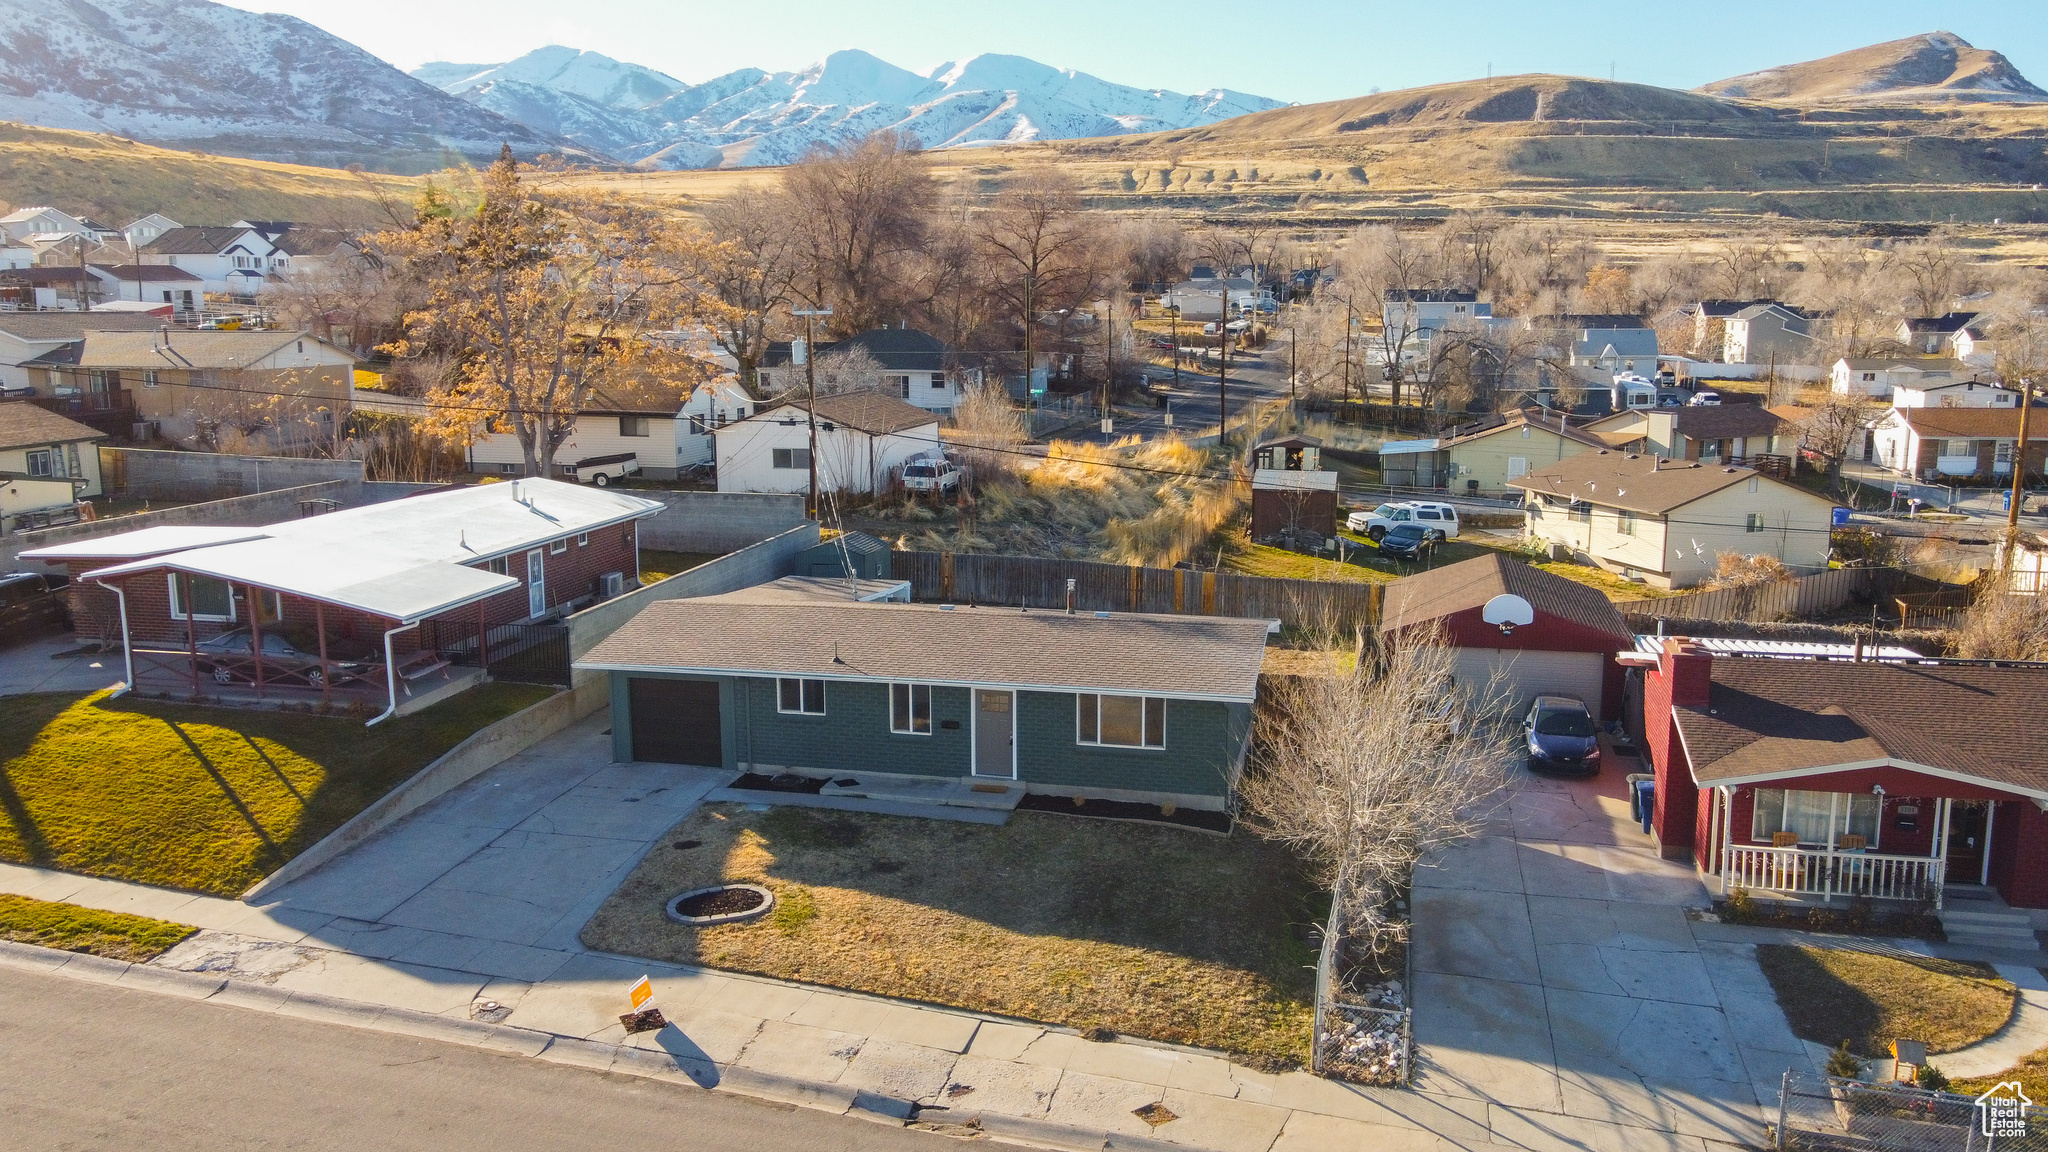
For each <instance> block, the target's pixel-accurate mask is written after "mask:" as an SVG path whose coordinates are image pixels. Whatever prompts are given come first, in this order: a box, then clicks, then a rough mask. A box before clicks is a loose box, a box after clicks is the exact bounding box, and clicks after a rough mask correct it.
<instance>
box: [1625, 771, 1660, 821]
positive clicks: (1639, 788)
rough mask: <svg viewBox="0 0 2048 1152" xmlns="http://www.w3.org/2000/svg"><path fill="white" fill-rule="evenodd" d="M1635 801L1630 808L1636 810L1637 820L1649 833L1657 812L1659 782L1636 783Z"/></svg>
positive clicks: (1645, 781)
mask: <svg viewBox="0 0 2048 1152" xmlns="http://www.w3.org/2000/svg"><path fill="white" fill-rule="evenodd" d="M1633 799H1634V803H1633V804H1631V805H1630V807H1631V808H1633V809H1634V813H1635V818H1636V820H1637V821H1638V822H1639V823H1641V824H1642V826H1643V831H1644V832H1646V833H1647V832H1648V831H1649V830H1650V819H1651V817H1652V816H1654V815H1655V814H1656V811H1657V782H1656V781H1655V780H1638V781H1636V788H1635V795H1634V797H1633Z"/></svg>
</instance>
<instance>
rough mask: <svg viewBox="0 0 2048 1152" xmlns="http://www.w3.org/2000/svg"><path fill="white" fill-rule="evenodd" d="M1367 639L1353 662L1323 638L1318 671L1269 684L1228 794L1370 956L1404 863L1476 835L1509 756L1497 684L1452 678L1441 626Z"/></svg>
mask: <svg viewBox="0 0 2048 1152" xmlns="http://www.w3.org/2000/svg"><path fill="white" fill-rule="evenodd" d="M1367 647H1368V651H1367V652H1366V654H1365V658H1364V659H1361V660H1359V661H1358V662H1357V663H1356V664H1351V663H1350V661H1349V656H1350V654H1349V653H1346V652H1343V651H1341V650H1338V649H1335V648H1332V649H1330V650H1329V651H1327V652H1325V653H1324V654H1323V659H1322V660H1321V661H1320V663H1322V664H1323V667H1322V668H1321V669H1320V674H1312V675H1305V676H1299V677H1295V678H1292V679H1288V680H1282V681H1280V682H1279V683H1278V684H1277V685H1276V686H1275V689H1274V690H1273V692H1272V693H1271V695H1270V696H1268V697H1267V699H1265V700H1264V701H1262V702H1261V706H1260V710H1259V713H1258V717H1257V721H1256V731H1257V741H1256V742H1257V746H1258V747H1259V749H1260V763H1259V766H1258V768H1257V770H1256V771H1253V772H1251V773H1249V774H1247V776H1246V777H1245V780H1244V782H1243V784H1242V786H1241V789H1240V792H1241V795H1242V796H1243V799H1244V804H1245V809H1246V812H1247V816H1248V820H1249V822H1250V824H1251V826H1252V827H1253V828H1255V829H1256V830H1257V831H1258V832H1259V833H1260V834H1261V835H1264V836H1268V837H1271V838H1272V839H1275V840H1278V841H1281V842H1283V843H1285V844H1287V845H1289V846H1290V847H1291V848H1293V849H1294V850H1295V851H1296V852H1297V853H1299V854H1300V855H1301V857H1302V858H1303V859H1304V860H1306V861H1307V863H1308V865H1309V867H1310V869H1311V871H1312V872H1313V874H1314V876H1315V878H1316V880H1317V882H1318V883H1320V884H1321V885H1323V886H1324V887H1326V888H1328V889H1329V890H1330V891H1331V892H1332V893H1333V894H1334V896H1335V899H1336V901H1337V907H1338V911H1339V913H1340V916H1341V918H1342V921H1343V924H1344V926H1345V928H1346V929H1347V935H1348V936H1349V937H1350V938H1351V939H1352V940H1353V941H1355V942H1356V943H1357V944H1359V945H1361V946H1362V947H1363V948H1364V949H1365V950H1367V951H1368V952H1371V953H1375V954H1377V953H1381V952H1384V951H1385V950H1386V949H1387V948H1389V947H1391V946H1393V945H1394V944H1396V943H1398V942H1399V941H1400V940H1401V939H1402V938H1403V937H1404V934H1405V928H1404V926H1403V925H1402V924H1401V922H1400V921H1399V920H1398V919H1397V918H1396V917H1395V915H1394V902H1395V901H1396V900H1397V899H1400V898H1402V897H1404V896H1405V895H1406V894H1407V891H1408V889H1409V887H1410V885H1411V883H1412V882H1413V879H1414V873H1415V868H1416V866H1417V864H1419V863H1420V862H1421V861H1422V860H1423V859H1424V858H1425V857H1427V856H1428V855H1430V854H1431V853H1433V852H1436V851H1438V850H1439V849H1442V848H1444V847H1446V846H1448V845H1450V844H1452V843H1455V842H1457V841H1458V840H1461V839H1465V838H1467V837H1469V836H1473V835H1476V834H1477V833H1478V831H1479V829H1480V827H1481V822H1482V820H1483V819H1484V817H1485V815H1486V811H1487V801H1489V800H1490V799H1492V798H1493V797H1495V796H1496V795H1497V794H1498V793H1499V792H1500V791H1501V790H1502V789H1503V788H1505V787H1506V785H1507V783H1508V780H1509V776H1510V767H1511V765H1512V763H1513V760H1512V755H1511V749H1512V742H1511V740H1510V736H1509V733H1508V732H1507V731H1506V730H1505V729H1504V728H1503V727H1501V726H1498V725H1496V724H1495V723H1493V722H1492V717H1494V716H1496V715H1497V714H1498V713H1500V712H1502V711H1505V705H1504V702H1503V700H1502V699H1501V697H1500V693H1499V692H1498V691H1497V686H1496V685H1493V684H1486V685H1460V684H1458V683H1457V679H1456V675H1455V670H1454V669H1455V658H1454V651H1453V649H1452V648H1451V647H1450V646H1449V644H1448V642H1447V641H1446V639H1445V638H1444V637H1443V636H1442V635H1441V634H1439V633H1437V632H1435V631H1432V630H1429V629H1421V628H1416V629H1409V630H1406V631H1404V632H1400V633H1397V634H1394V635H1393V636H1391V637H1389V638H1387V639H1386V640H1385V641H1384V642H1383V643H1376V644H1372V645H1368V646H1367ZM1474 717H1485V718H1487V719H1486V720H1485V721H1476V720H1474V719H1473V718H1474Z"/></svg>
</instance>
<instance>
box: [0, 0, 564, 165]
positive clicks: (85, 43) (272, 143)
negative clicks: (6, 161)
mask: <svg viewBox="0 0 2048 1152" xmlns="http://www.w3.org/2000/svg"><path fill="white" fill-rule="evenodd" d="M0 119H10V120H23V121H28V122H30V123H35V124H44V125H49V126H52V127H67V128H82V129H88V130H91V131H95V132H109V133H113V134H115V135H119V136H126V137H129V138H131V139H136V140H144V141H149V142H151V143H159V144H169V145H172V146H174V147H182V148H201V149H206V150H209V151H214V152H220V153H224V154H227V155H232V156H247V157H251V158H255V159H262V160H282V161H295V162H300V163H313V164H327V165H331V166H335V167H339V166H342V165H345V164H348V163H353V162H360V163H363V164H365V165H367V166H370V167H376V168H382V169H386V170H393V171H425V170H429V169H431V168H435V167H440V166H441V165H442V164H445V163H446V160H447V156H446V153H447V152H448V151H451V150H452V151H455V152H459V153H462V154H464V155H467V156H471V157H476V158H488V157H491V156H495V155H496V154H497V152H498V148H499V145H500V144H501V143H509V144H511V145H512V147H513V150H514V151H516V152H519V153H521V154H525V155H532V154H535V153H538V152H543V151H555V150H559V149H558V145H557V142H556V141H554V140H552V139H550V138H549V137H548V136H546V135H543V134H542V133H539V132H536V131H534V130H533V129H531V128H528V127H526V126H524V125H522V124H519V123H515V122H513V121H510V120H507V119H504V118H502V117H500V116H497V115H495V114H493V113H491V112H489V111H487V110H485V109H483V108H480V107H478V106H476V105H475V104H474V103H471V102H467V101H463V100H458V99H456V98H454V97H452V96H450V95H448V94H446V93H444V92H441V91H439V90H438V89H435V88H433V87H432V86H430V85H427V84H423V83H421V82H419V81H417V80H414V79H412V78H411V77H409V76H407V75H405V74H404V73H402V72H400V71H398V70H397V69H396V68H393V67H391V66H390V65H388V64H386V63H384V62H383V61H381V60H379V59H377V58H376V57H374V56H372V55H370V54H369V53H367V52H364V51H363V50H362V49H360V48H357V47H355V46H354V45H352V44H349V43H348V42H346V41H343V40H340V39H338V38H336V37H334V36H330V35H328V34H327V33H325V32H322V31H321V30H320V29H318V28H315V27H313V26H312V25H310V24H307V23H305V22H304V21H301V20H296V19H294V18H292V17H289V16H278V15H267V14H259V13H254V12H245V11H243V10H241V9H238V8H229V7H226V6H224V5H220V4H214V3H210V2H208V0H98V3H96V4H95V3H88V2H86V0H62V2H52V0H0Z"/></svg>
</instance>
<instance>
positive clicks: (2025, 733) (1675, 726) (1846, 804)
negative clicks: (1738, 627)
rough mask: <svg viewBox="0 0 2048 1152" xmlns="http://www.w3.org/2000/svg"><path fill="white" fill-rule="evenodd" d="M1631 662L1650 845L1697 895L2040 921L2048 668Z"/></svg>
mask: <svg viewBox="0 0 2048 1152" xmlns="http://www.w3.org/2000/svg"><path fill="white" fill-rule="evenodd" d="M1643 659H1644V660H1645V661H1646V662H1647V661H1648V660H1650V659H1654V660H1655V662H1656V663H1655V666H1654V667H1648V668H1646V670H1645V680H1644V685H1643V728H1644V733H1643V735H1644V744H1645V746H1646V747H1647V749H1648V752H1649V755H1650V757H1651V759H1652V761H1653V762H1654V764H1655V767H1656V778H1657V795H1656V803H1655V808H1654V812H1653V814H1652V828H1653V831H1654V833H1655V836H1656V838H1657V842H1658V844H1659V846H1660V847H1661V848H1662V850H1663V853H1664V855H1665V856H1667V857H1671V858H1674V859H1684V858H1686V857H1691V858H1692V860H1693V862H1694V864H1695V866H1696V867H1697V868H1698V869H1699V871H1700V873H1701V876H1702V878H1703V879H1704V880H1706V881H1707V883H1708V887H1709V888H1710V889H1712V890H1717V891H1720V892H1723V893H1725V892H1728V891H1731V890H1733V889H1735V888H1738V887H1739V888H1745V889H1748V890H1750V891H1753V892H1778V893H1783V894H1787V895H1793V896H1801V897H1819V898H1821V899H1824V900H1827V899H1833V898H1835V897H1838V896H1867V897H1871V898H1876V899H1902V900H1913V899H1930V900H1933V901H1935V902H1936V906H1937V907H1939V906H1940V903H1941V901H1942V899H1943V894H1944V890H1946V891H1947V892H1948V893H1949V894H1951V895H1952V894H1954V893H1955V891H1956V890H1957V889H1958V888H1962V889H1965V890H1969V889H1973V888H1977V887H1978V886H1983V887H1988V888H1991V889H1995V890H1996V891H1997V893H1998V894H1999V895H2000V896H2003V897H2004V899H2005V901H2006V902H2007V903H2008V904H2010V905H2012V906H2013V907H2014V908H2023V909H2037V908H2039V909H2048V750H2044V748H2043V746H2042V744H2041V743H2040V740H2039V738H2038V735H2037V728H2038V723H2039V717H2040V716H2041V715H2042V714H2043V713H2044V711H2048V668H2043V667H2033V666H2015V665H2003V666H1997V665H1991V664H1985V663H1977V662H1968V661H1944V660H1921V661H1911V662H1906V661H1896V662H1893V661H1887V662H1884V663H1877V662H1868V661H1860V662H1850V661H1825V660H1821V661H1816V660H1787V659H1774V658H1770V657H1742V656H1718V657H1717V656H1713V655H1710V654H1709V653H1708V652H1707V651H1706V650H1705V649H1704V648H1703V647H1701V646H1700V645H1699V644H1697V643H1695V642H1693V641H1690V640H1686V639H1682V638H1672V639H1668V640H1666V641H1665V642H1664V650H1663V652H1661V653H1659V654H1658V655H1656V656H1655V657H1648V656H1646V657H1644V658H1643Z"/></svg>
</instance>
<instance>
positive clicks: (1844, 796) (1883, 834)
mask: <svg viewBox="0 0 2048 1152" xmlns="http://www.w3.org/2000/svg"><path fill="white" fill-rule="evenodd" d="M1894 774H1895V775H1909V774H1898V773H1894ZM1773 783H1783V784H1784V785H1785V786H1784V787H1772V786H1770V785H1769V784H1760V785H1737V784H1722V785H1716V786H1713V787H1709V788H1703V789H1701V823H1702V824H1703V825H1704V826H1705V827H1704V828H1703V829H1702V832H1703V833H1704V834H1703V835H1702V836H1701V838H1700V840H1699V841H1698V842H1699V843H1700V844H1701V845H1702V846H1703V850H1702V851H1700V852H1698V853H1697V854H1696V862H1697V865H1698V868H1699V871H1700V876H1701V879H1702V880H1703V881H1705V882H1706V884H1707V886H1708V888H1709V890H1711V891H1713V892H1714V893H1715V894H1716V895H1720V896H1726V895H1728V894H1729V893H1732V892H1734V891H1735V890H1736V889H1738V888H1739V889H1743V890H1745V891H1747V892H1750V893H1753V894H1775V895H1778V896H1783V897H1788V898H1794V899H1800V900H1818V901H1819V902H1820V903H1823V904H1832V903H1834V902H1835V901H1836V900H1837V899H1843V900H1848V899H1868V900H1895V901H1904V902H1925V903H1928V904H1930V905H1931V906H1932V907H1933V908H1934V909H1936V910H1937V911H1938V910H1940V909H1941V908H1942V907H1943V906H1944V902H1945V898H1946V897H1945V894H1946V893H1947V892H1948V891H1949V890H1950V889H1953V888H1957V887H1963V888H1965V889H1967V890H1970V891H1973V892H1982V891H1984V890H1985V889H1988V888H1990V887H1992V886H1993V885H1994V884H1995V883H1997V882H1999V881H2000V880H2001V879H2002V877H2001V876H2000V869H1999V867H1998V863H1999V861H2000V859H2001V857H2003V858H2004V859H2005V860H2007V861H2010V859H2011V857H2012V856H2013V852H2012V845H2011V844H2009V843H2000V836H2001V833H2003V834H2004V837H2005V839H2007V840H2010V839H2011V838H2012V837H2013V836H2016V835H2017V834H2018V833H2019V831H2020V830H2019V828H2018V827H2017V825H2018V823H2019V821H2018V820H2017V819H2015V817H2016V815H2017V813H2016V812H2015V811H2014V808H2013V803H2007V804H2003V805H2001V803H2000V801H2001V800H2004V801H2012V802H2014V803H2026V804H2028V805H2032V803H2033V802H2032V801H2031V800H2026V799H2024V798H2021V797H2014V796H2000V795H1998V794H1997V793H1995V792H1994V791H1992V790H1990V789H1987V788H1984V787H1980V786H1974V785H1969V784H1963V783H1961V782H1957V781H1943V780H1939V779H1932V778H1922V779H1919V780H1914V781H1894V782H1893V783H1892V784H1891V785H1889V786H1888V785H1886V784H1884V783H1870V784H1867V785H1864V786H1863V787H1861V788H1859V789H1857V790H1855V791H1848V790H1843V783H1842V782H1840V781H1832V780H1818V781H1809V780H1800V779H1796V778H1795V779H1791V780H1786V781H1783V782H1773ZM1902 784H1904V785H1905V787H1904V788H1901V785H1902ZM2001 807H2004V808H2005V809H2006V811H2007V813H2008V814H2007V815H2006V817H2005V822H2006V823H2007V824H2008V825H2013V827H2010V828H2007V829H2001V828H2000V827H1999V823H2000V808H2001ZM2001 849H2002V851H2001Z"/></svg>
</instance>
